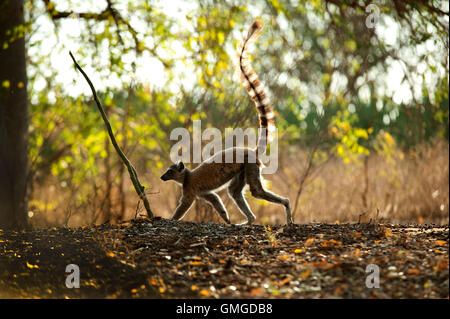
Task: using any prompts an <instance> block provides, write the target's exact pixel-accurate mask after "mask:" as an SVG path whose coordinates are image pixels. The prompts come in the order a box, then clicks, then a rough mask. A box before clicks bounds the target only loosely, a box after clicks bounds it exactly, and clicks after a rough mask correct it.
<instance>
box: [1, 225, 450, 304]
mask: <svg viewBox="0 0 450 319" xmlns="http://www.w3.org/2000/svg"><path fill="white" fill-rule="evenodd" d="M448 236H449V233H448V226H435V225H367V224H341V225H338V224H337V225H331V224H307V225H294V226H291V227H287V226H271V227H269V226H260V225H253V226H236V225H231V226H229V225H224V224H217V223H193V222H176V221H172V220H167V219H161V218H156V219H154V220H152V221H150V220H145V219H139V220H133V221H129V222H125V223H122V224H118V225H101V226H85V227H80V228H76V229H70V228H52V229H42V230H35V231H30V232H10V231H0V297H2V298H131V297H133V298H448V292H449V258H448ZM68 264H76V265H78V266H79V269H80V288H79V289H76V288H73V289H69V288H67V287H66V284H65V282H66V276H67V275H68V274H67V273H66V272H65V271H66V266H67V265H68ZM370 264H373V265H375V266H371V267H375V268H378V269H379V279H380V280H379V288H368V287H367V285H366V281H368V282H369V284H370V283H375V281H374V280H372V279H370V280H369V279H367V276H369V275H373V274H374V273H373V271H374V270H373V269H374V268H370V267H369V268H367V266H368V265H370ZM366 271H368V272H366Z"/></svg>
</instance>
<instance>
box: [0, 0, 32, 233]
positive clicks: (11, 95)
mask: <svg viewBox="0 0 450 319" xmlns="http://www.w3.org/2000/svg"><path fill="white" fill-rule="evenodd" d="M23 23H24V6H23V0H4V1H1V2H0V229H21V228H25V227H26V226H27V203H26V188H27V187H26V184H27V183H26V180H27V174H28V157H27V140H28V136H27V130H28V102H27V90H26V89H27V76H26V67H25V39H24V34H23V33H24V24H23Z"/></svg>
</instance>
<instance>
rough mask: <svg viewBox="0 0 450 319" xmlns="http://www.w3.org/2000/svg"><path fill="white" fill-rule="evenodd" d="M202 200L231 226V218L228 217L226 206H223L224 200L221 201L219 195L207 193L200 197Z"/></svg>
mask: <svg viewBox="0 0 450 319" xmlns="http://www.w3.org/2000/svg"><path fill="white" fill-rule="evenodd" d="M200 197H201V198H203V199H205V200H206V201H207V202H208V203H210V204H211V205H212V207H214V208H215V210H216V211H217V213H218V214H219V216H220V217H222V219H223V220H224V221H225V222H226V223H227V224H231V222H230V217H228V212H227V210H226V209H225V206H223V203H222V200H221V199H220V197H219V195H217V194H216V193H207V194H204V195H201V196H200Z"/></svg>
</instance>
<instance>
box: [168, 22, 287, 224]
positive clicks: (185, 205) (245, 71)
mask: <svg viewBox="0 0 450 319" xmlns="http://www.w3.org/2000/svg"><path fill="white" fill-rule="evenodd" d="M262 28H263V24H262V22H260V21H258V20H256V21H254V22H253V23H252V25H251V26H250V28H249V30H248V33H247V36H246V37H244V39H243V40H242V42H241V43H240V44H239V46H238V50H237V56H238V59H239V72H240V75H241V80H242V83H243V85H244V87H245V89H246V90H247V92H248V94H249V95H250V97H251V99H252V100H253V101H254V102H255V106H256V109H257V111H258V114H259V126H260V134H259V137H258V144H257V148H256V149H250V148H237V147H232V148H228V149H225V150H224V151H220V152H217V153H216V154H214V155H213V156H212V157H211V158H210V159H208V160H206V161H204V162H203V163H202V164H201V165H199V166H197V167H196V168H195V169H193V170H189V169H188V168H187V167H185V166H184V164H183V163H182V162H178V163H177V164H173V165H171V166H170V167H169V168H168V169H167V171H166V172H165V173H164V175H162V176H161V179H162V180H163V181H167V180H174V181H175V182H177V183H179V184H181V185H182V187H183V194H182V196H181V198H180V201H179V205H178V207H177V208H176V210H175V213H174V215H173V217H172V218H173V219H176V220H179V219H181V218H183V217H184V216H185V214H186V212H187V211H188V210H189V208H190V207H191V206H192V204H193V202H194V200H195V199H196V198H198V197H200V198H203V199H205V200H206V201H208V202H209V203H210V204H211V205H212V206H213V207H214V208H215V209H216V210H217V212H218V213H219V215H220V216H221V217H222V218H223V220H225V222H226V223H228V224H230V218H229V217H228V213H227V211H226V209H225V207H224V206H223V203H222V201H221V199H220V197H219V196H218V195H217V194H216V193H215V192H214V190H217V189H220V188H222V187H223V186H224V185H225V186H226V184H227V183H229V184H228V195H229V196H230V197H231V198H232V199H233V201H234V202H235V203H236V205H237V206H238V208H239V211H240V212H241V213H242V214H243V215H245V217H247V222H246V223H245V224H251V223H253V222H254V221H255V215H254V214H253V213H252V211H251V210H250V208H249V206H248V204H247V202H246V201H245V198H244V196H243V193H242V191H243V189H244V186H245V185H246V184H248V185H249V186H250V192H251V193H252V195H253V196H254V197H256V198H260V199H264V200H267V201H270V202H274V203H278V204H281V205H284V207H285V211H286V219H287V223H288V224H292V223H293V221H292V214H291V206H290V203H289V199H287V198H284V197H281V196H278V195H276V194H274V193H272V192H269V191H267V190H265V189H264V188H263V185H262V183H261V175H260V169H261V162H260V160H259V159H258V154H261V153H264V152H265V150H266V147H267V140H268V139H269V134H270V131H271V130H273V128H274V127H275V125H274V112H273V110H272V107H271V106H270V101H269V98H268V97H267V95H266V93H265V92H264V86H263V85H262V83H261V82H260V80H259V79H258V76H257V75H256V73H255V71H254V70H253V68H252V67H251V65H250V60H249V56H248V53H247V50H248V47H249V45H250V43H251V42H253V41H254V40H255V39H256V38H257V37H258V36H259V34H260V33H261V30H262ZM230 152H231V153H233V158H234V159H236V158H237V153H238V152H242V153H243V154H244V161H243V163H236V162H233V163H226V162H225V160H224V159H225V157H226V156H227V153H228V155H231V154H229V153H230ZM242 153H241V154H242ZM219 158H220V159H221V160H219V161H218V160H215V159H219ZM227 158H228V157H227Z"/></svg>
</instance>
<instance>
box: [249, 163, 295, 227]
mask: <svg viewBox="0 0 450 319" xmlns="http://www.w3.org/2000/svg"><path fill="white" fill-rule="evenodd" d="M245 178H246V182H247V183H248V184H249V186H250V192H251V193H252V195H253V196H254V197H256V198H260V199H264V200H267V201H269V202H273V203H277V204H281V205H283V206H284V207H285V211H286V222H287V224H292V223H293V220H292V212H291V204H290V202H289V199H287V198H284V197H282V196H279V195H277V194H274V193H272V192H270V191H268V190H265V189H264V187H263V185H262V183H261V173H260V168H259V166H258V165H255V164H248V165H246V167H245Z"/></svg>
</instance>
